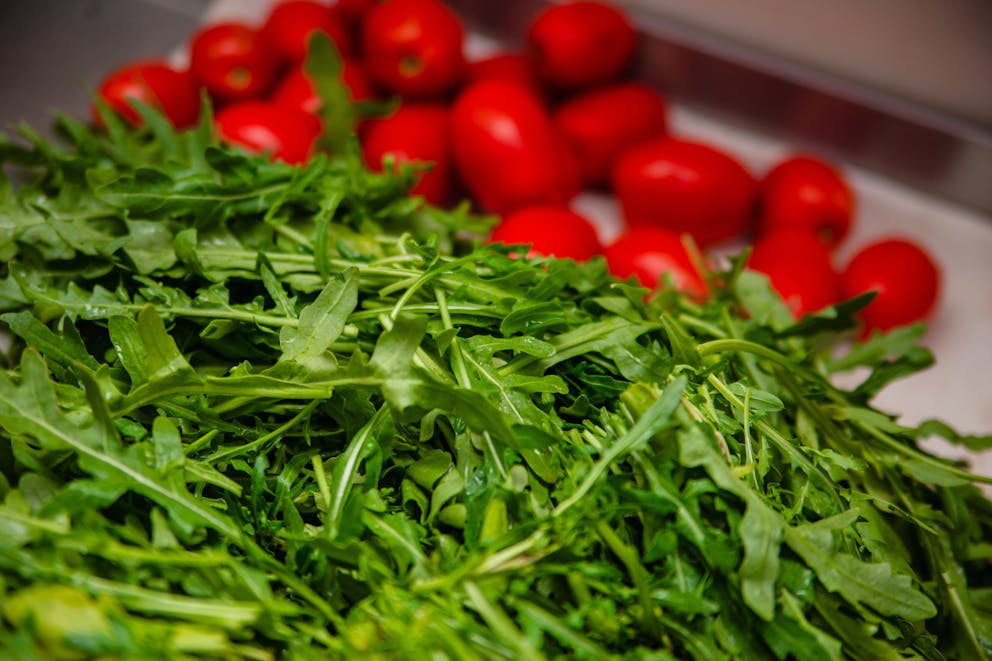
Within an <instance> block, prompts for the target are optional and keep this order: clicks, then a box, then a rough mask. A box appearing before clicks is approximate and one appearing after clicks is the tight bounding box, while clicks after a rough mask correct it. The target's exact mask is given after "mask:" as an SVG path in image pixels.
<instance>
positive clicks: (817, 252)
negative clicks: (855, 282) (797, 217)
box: [747, 230, 841, 319]
mask: <svg viewBox="0 0 992 661" xmlns="http://www.w3.org/2000/svg"><path fill="white" fill-rule="evenodd" d="M747 266H748V268H750V269H752V270H754V271H758V272H760V273H764V274H765V275H767V276H768V279H769V280H770V281H771V284H772V287H773V288H774V289H775V291H777V292H778V294H779V296H781V297H782V300H783V301H784V302H785V304H786V305H787V306H788V307H789V310H791V311H792V314H793V316H795V317H796V318H797V319H798V318H799V317H801V316H803V315H804V314H807V313H810V312H816V311H817V310H820V309H822V308H825V307H827V306H828V305H833V304H834V303H837V302H838V301H840V298H841V282H840V275H839V274H838V273H837V270H836V268H834V265H833V261H832V257H831V254H830V249H829V248H828V247H827V245H826V244H825V243H823V242H822V241H821V240H820V239H819V238H818V237H817V236H816V235H815V234H813V233H812V232H804V231H800V230H785V231H782V232H775V233H773V234H767V235H765V236H761V237H758V239H757V240H756V241H755V242H754V246H753V247H752V250H751V255H750V257H749V258H748V262H747Z"/></svg>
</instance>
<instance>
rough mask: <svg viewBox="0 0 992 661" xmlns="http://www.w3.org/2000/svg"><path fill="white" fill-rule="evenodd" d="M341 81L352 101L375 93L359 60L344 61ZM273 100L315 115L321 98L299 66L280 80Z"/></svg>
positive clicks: (368, 97)
mask: <svg viewBox="0 0 992 661" xmlns="http://www.w3.org/2000/svg"><path fill="white" fill-rule="evenodd" d="M341 82H343V83H344V85H345V87H347V88H348V91H349V92H350V93H351V100H352V101H360V100H362V99H370V98H372V97H373V96H374V95H375V92H374V91H373V89H372V84H371V83H369V80H368V76H367V75H366V73H365V68H364V66H362V64H361V63H360V62H358V61H357V60H351V59H348V60H344V61H343V62H342V65H341ZM272 102H273V103H275V104H276V105H280V106H285V107H287V108H295V109H297V110H302V111H303V112H307V113H310V114H311V115H313V114H316V113H317V111H318V110H319V108H320V103H321V100H320V97H319V96H318V95H317V90H316V89H314V86H313V83H311V82H310V78H309V77H308V76H307V73H306V72H305V71H304V70H303V69H302V68H299V67H297V68H295V69H293V70H292V71H290V72H289V73H288V74H286V75H285V76H284V77H283V79H282V80H281V81H280V82H279V85H278V86H277V87H276V90H275V92H273V93H272Z"/></svg>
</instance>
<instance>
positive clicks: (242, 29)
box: [189, 23, 277, 103]
mask: <svg viewBox="0 0 992 661" xmlns="http://www.w3.org/2000/svg"><path fill="white" fill-rule="evenodd" d="M189 67H190V72H191V73H192V74H193V76H194V77H195V78H196V79H197V81H199V83H200V84H201V85H203V86H204V87H205V88H206V89H207V92H208V93H209V94H210V96H211V97H212V98H213V99H214V100H215V101H218V102H220V103H226V102H230V101H244V100H246V99H256V98H261V97H262V96H263V95H264V94H266V93H267V92H268V91H269V89H270V88H271V87H272V84H273V83H275V80H276V73H277V68H276V62H275V60H274V59H273V58H272V54H271V53H270V52H269V50H268V49H267V48H266V47H265V44H264V43H263V41H262V38H261V36H260V35H259V32H258V31H257V30H255V29H254V28H252V27H249V26H247V25H244V24H242V23H218V24H216V25H211V26H208V27H205V28H203V29H202V30H200V31H199V32H197V33H196V34H195V35H193V39H192V42H191V44H190V62H189Z"/></svg>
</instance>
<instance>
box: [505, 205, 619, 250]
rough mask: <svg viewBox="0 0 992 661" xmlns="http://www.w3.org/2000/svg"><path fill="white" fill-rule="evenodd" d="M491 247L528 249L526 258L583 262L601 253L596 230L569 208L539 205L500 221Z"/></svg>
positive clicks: (520, 210)
mask: <svg viewBox="0 0 992 661" xmlns="http://www.w3.org/2000/svg"><path fill="white" fill-rule="evenodd" d="M489 241H490V242H491V243H502V244H505V245H514V244H526V245H529V246H530V251H529V252H528V253H527V256H528V257H533V256H534V255H545V256H550V257H558V258H559V259H574V260H575V261H579V262H581V261H585V260H588V259H592V258H593V257H595V256H596V255H599V254H600V253H602V251H603V246H602V244H601V243H600V242H599V235H598V234H597V233H596V228H595V227H593V225H592V223H591V222H589V220H588V219H586V218H585V217H584V216H581V215H579V214H577V213H575V212H574V211H572V210H571V209H569V208H568V207H563V206H555V205H539V206H533V207H524V208H522V209H518V210H516V211H514V212H513V213H511V214H508V215H507V216H506V217H504V218H503V220H502V222H500V224H499V225H497V226H496V228H495V229H494V230H493V232H492V235H491V236H490V237H489Z"/></svg>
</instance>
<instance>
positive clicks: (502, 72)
mask: <svg viewBox="0 0 992 661" xmlns="http://www.w3.org/2000/svg"><path fill="white" fill-rule="evenodd" d="M493 78H495V79H498V80H507V81H512V82H516V83H518V84H520V85H524V86H527V87H529V88H532V89H533V90H534V91H535V92H537V93H538V94H537V95H538V96H541V95H543V94H544V90H543V89H542V85H541V81H540V80H539V79H538V77H537V71H536V70H535V69H534V63H533V62H532V61H531V59H530V56H528V55H527V54H526V53H512V52H500V53H496V54H494V55H490V56H488V57H484V58H482V59H480V60H473V61H471V62H469V63H468V65H467V68H466V70H465V83H466V84H471V83H474V82H477V81H480V80H490V79H493Z"/></svg>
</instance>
